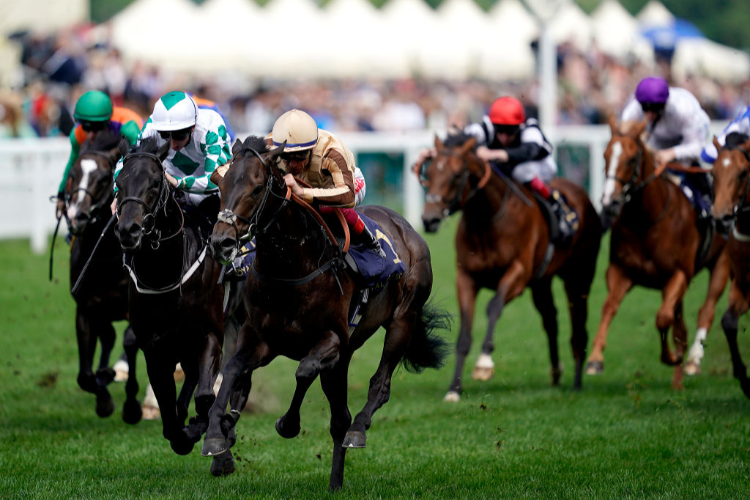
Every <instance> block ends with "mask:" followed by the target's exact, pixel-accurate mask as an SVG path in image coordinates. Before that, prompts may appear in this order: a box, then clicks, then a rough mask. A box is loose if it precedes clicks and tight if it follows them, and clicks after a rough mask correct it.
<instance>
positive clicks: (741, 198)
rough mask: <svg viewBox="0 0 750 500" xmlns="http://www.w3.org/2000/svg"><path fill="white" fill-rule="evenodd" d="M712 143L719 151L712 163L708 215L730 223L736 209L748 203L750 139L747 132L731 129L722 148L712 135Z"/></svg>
mask: <svg viewBox="0 0 750 500" xmlns="http://www.w3.org/2000/svg"><path fill="white" fill-rule="evenodd" d="M714 146H716V150H717V151H718V152H719V155H718V156H717V157H716V161H715V162H714V167H713V176H714V195H715V201H714V206H713V209H712V210H711V215H713V216H714V218H715V219H716V220H717V221H718V222H720V223H721V224H723V225H724V226H725V227H729V226H730V225H731V224H732V220H733V219H734V215H735V213H736V212H737V210H739V209H740V208H741V207H742V206H743V205H744V204H746V203H747V197H748V189H750V182H749V181H748V172H750V139H748V137H747V136H746V135H743V134H738V133H733V134H729V135H728V136H727V140H726V146H724V147H723V148H722V147H721V146H720V144H719V141H717V140H716V138H715V137H714Z"/></svg>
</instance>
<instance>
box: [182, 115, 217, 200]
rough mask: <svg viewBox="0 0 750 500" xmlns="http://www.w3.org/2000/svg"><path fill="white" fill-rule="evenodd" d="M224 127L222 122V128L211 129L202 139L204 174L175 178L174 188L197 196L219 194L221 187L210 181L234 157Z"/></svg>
mask: <svg viewBox="0 0 750 500" xmlns="http://www.w3.org/2000/svg"><path fill="white" fill-rule="evenodd" d="M217 116H218V115H217ZM223 125H224V124H223V122H222V123H221V126H215V127H211V130H208V131H207V132H206V136H205V137H203V138H201V144H200V148H201V151H203V152H204V154H205V158H204V161H203V174H202V175H188V176H186V177H178V176H174V177H173V179H174V180H175V181H176V182H177V184H172V185H173V186H175V187H176V188H178V189H182V190H185V191H187V192H189V193H195V194H213V193H218V192H219V187H218V186H217V185H216V184H214V183H212V182H211V180H210V178H211V174H213V173H214V170H216V167H220V166H221V165H224V164H225V163H227V162H228V161H229V159H230V158H231V157H232V153H231V152H230V150H229V144H228V143H227V142H226V139H227V137H228V136H227V132H226V127H224V126H223ZM167 180H170V179H169V177H167ZM171 182H172V181H171V180H170V183H171Z"/></svg>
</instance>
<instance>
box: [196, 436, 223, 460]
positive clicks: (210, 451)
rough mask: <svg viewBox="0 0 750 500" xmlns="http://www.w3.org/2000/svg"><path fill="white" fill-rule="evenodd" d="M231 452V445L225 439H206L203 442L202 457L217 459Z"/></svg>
mask: <svg viewBox="0 0 750 500" xmlns="http://www.w3.org/2000/svg"><path fill="white" fill-rule="evenodd" d="M227 451H229V444H228V443H227V440H226V439H224V438H206V439H204V440H203V448H202V449H201V455H203V456H204V457H215V456H216V455H221V454H222V453H225V452H227Z"/></svg>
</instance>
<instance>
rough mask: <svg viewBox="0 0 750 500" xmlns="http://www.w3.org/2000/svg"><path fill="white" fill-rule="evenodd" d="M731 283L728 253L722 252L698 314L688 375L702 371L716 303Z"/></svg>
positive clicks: (688, 362)
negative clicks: (704, 343)
mask: <svg viewBox="0 0 750 500" xmlns="http://www.w3.org/2000/svg"><path fill="white" fill-rule="evenodd" d="M727 281H729V257H728V253H727V252H726V251H723V252H721V254H720V255H719V257H718V259H717V260H716V263H715V264H714V266H713V267H712V268H711V279H710V280H709V282H708V294H707V295H706V300H705V301H704V302H703V305H702V306H701V308H700V311H699V312H698V331H697V332H696V333H695V340H694V341H693V345H692V347H690V351H689V353H688V360H687V364H686V365H685V373H687V374H688V375H697V374H699V373H700V371H701V361H702V360H703V342H704V341H705V340H706V336H707V335H708V331H709V330H710V329H711V325H712V324H713V322H714V315H715V314H716V303H717V302H718V301H719V299H720V298H721V295H722V294H723V293H724V289H725V288H726V287H727Z"/></svg>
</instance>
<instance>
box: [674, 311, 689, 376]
mask: <svg viewBox="0 0 750 500" xmlns="http://www.w3.org/2000/svg"><path fill="white" fill-rule="evenodd" d="M672 341H673V342H674V347H675V355H676V356H677V357H678V358H679V359H682V357H683V356H684V355H685V350H686V348H687V327H686V326H685V316H684V314H683V305H682V300H679V301H678V302H677V304H675V307H674V322H673V323H672ZM682 379H683V369H682V363H680V364H679V365H677V366H675V367H674V378H673V379H672V388H673V389H677V390H681V389H683V386H682Z"/></svg>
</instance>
